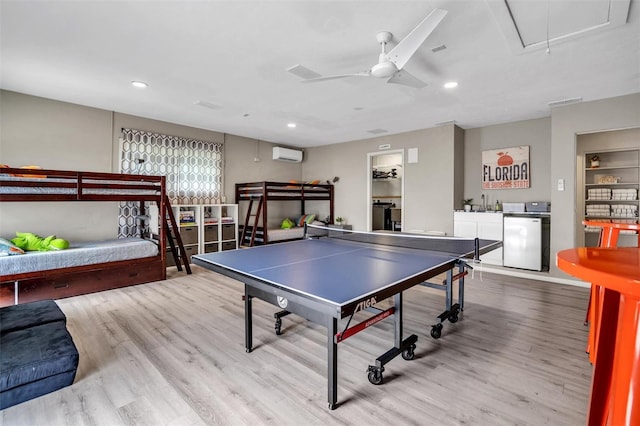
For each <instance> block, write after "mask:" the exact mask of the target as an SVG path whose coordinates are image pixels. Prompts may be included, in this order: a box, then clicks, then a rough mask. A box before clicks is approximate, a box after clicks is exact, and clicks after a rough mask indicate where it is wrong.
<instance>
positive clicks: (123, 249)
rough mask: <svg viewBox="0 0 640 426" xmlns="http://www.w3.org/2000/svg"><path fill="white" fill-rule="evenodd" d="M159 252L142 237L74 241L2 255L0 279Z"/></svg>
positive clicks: (151, 254)
mask: <svg viewBox="0 0 640 426" xmlns="http://www.w3.org/2000/svg"><path fill="white" fill-rule="evenodd" d="M157 254H158V246H157V245H156V244H155V243H154V242H152V241H148V240H143V239H141V238H121V239H115V240H106V241H93V242H82V243H71V246H70V247H69V249H67V250H56V251H33V252H27V253H25V254H22V255H17V256H1V257H0V278H2V277H3V276H5V275H15V274H22V273H26V272H36V271H46V270H51V269H59V268H67V267H71V266H82V265H91V264H96V263H105V262H114V261H118V260H130V259H139V258H143V257H151V256H156V255H157Z"/></svg>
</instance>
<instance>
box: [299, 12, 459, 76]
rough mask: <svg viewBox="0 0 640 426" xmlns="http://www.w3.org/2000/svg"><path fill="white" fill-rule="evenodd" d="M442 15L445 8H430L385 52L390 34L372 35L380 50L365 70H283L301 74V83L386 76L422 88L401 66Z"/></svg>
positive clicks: (304, 68)
mask: <svg viewBox="0 0 640 426" xmlns="http://www.w3.org/2000/svg"><path fill="white" fill-rule="evenodd" d="M446 14H447V11H446V10H443V9H434V10H432V11H431V13H429V15H427V17H426V18H424V19H423V20H422V22H420V23H419V24H418V26H417V27H415V28H414V29H413V30H412V31H411V32H410V33H409V34H408V35H407V36H406V37H405V38H403V39H402V40H401V41H400V43H398V44H397V45H396V47H394V48H393V49H391V50H390V51H389V52H385V47H386V45H387V43H388V42H389V41H390V40H391V37H392V36H393V35H392V34H391V33H390V32H388V31H381V32H379V33H378V34H377V35H376V38H377V40H378V43H380V46H381V47H382V52H381V53H380V56H379V58H378V63H377V64H376V65H374V66H373V67H371V69H369V70H367V71H362V72H357V73H352V74H338V75H329V76H322V75H320V74H318V73H317V72H315V71H312V70H310V69H308V68H306V67H303V66H302V65H299V64H298V65H294V66H292V67H291V68H289V69H287V71H288V72H290V73H291V74H293V75H296V76H298V77H301V78H302V79H303V80H302V82H303V83H316V82H320V81H327V80H334V79H337V78H346V77H378V78H388V80H387V83H395V84H403V85H405V86H411V87H415V88H422V87H425V86H426V85H427V83H425V82H424V81H421V80H419V79H418V78H416V77H414V76H412V75H411V74H409V73H408V72H407V71H405V70H404V69H403V68H404V66H405V65H406V64H407V62H409V59H411V57H412V56H413V54H414V53H415V52H416V50H418V48H419V47H420V46H421V45H422V43H424V41H425V40H426V39H427V37H429V35H430V34H431V33H432V32H433V30H435V29H436V27H437V26H438V24H440V21H442V19H443V18H444V17H445V15H446Z"/></svg>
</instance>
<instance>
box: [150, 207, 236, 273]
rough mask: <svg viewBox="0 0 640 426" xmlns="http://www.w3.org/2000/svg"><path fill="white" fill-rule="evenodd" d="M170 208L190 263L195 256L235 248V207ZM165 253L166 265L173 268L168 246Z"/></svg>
mask: <svg viewBox="0 0 640 426" xmlns="http://www.w3.org/2000/svg"><path fill="white" fill-rule="evenodd" d="M171 208H172V209H173V214H174V216H175V218H176V222H177V223H178V227H179V229H180V237H181V238H182V244H183V245H184V248H185V252H186V254H187V257H188V258H189V261H190V260H191V256H192V255H194V254H201V253H212V252H217V251H223V250H235V249H237V248H238V205H237V204H194V205H188V204H178V205H173V206H171ZM155 213H156V214H154V213H153V212H152V217H157V216H158V215H157V209H156V210H155ZM152 226H154V225H153V224H152ZM155 226H156V227H157V226H158V225H157V223H156V224H155ZM167 251H168V253H167V266H175V260H174V259H173V256H172V255H171V249H170V248H169V246H168V245H167Z"/></svg>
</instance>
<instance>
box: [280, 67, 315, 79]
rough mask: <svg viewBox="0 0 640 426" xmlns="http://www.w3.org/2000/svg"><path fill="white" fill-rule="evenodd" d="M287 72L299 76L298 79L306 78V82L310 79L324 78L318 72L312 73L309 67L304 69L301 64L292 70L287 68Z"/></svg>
mask: <svg viewBox="0 0 640 426" xmlns="http://www.w3.org/2000/svg"><path fill="white" fill-rule="evenodd" d="M287 71H288V72H290V73H291V74H293V75H295V76H297V77H300V78H304V79H305V80H309V79H310V78H318V77H322V76H321V75H320V74H318V73H317V72H315V71H312V70H310V69H309V68H307V67H303V66H302V65H300V64H296V65H294V66H292V67H291V68H287Z"/></svg>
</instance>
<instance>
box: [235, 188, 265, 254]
mask: <svg viewBox="0 0 640 426" xmlns="http://www.w3.org/2000/svg"><path fill="white" fill-rule="evenodd" d="M256 200H257V201H258V205H257V208H256V212H255V214H252V211H253V202H254V201H256ZM262 203H263V200H262V195H255V196H252V197H251V198H249V207H248V208H247V216H246V217H245V218H244V226H243V227H242V235H240V244H241V245H246V244H245V240H246V238H249V247H253V244H254V243H255V239H256V233H257V232H258V221H259V219H260V213H262ZM252 216H253V217H254V219H253V227H252V228H251V237H249V236H248V235H247V228H248V226H249V218H250V217H252Z"/></svg>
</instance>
